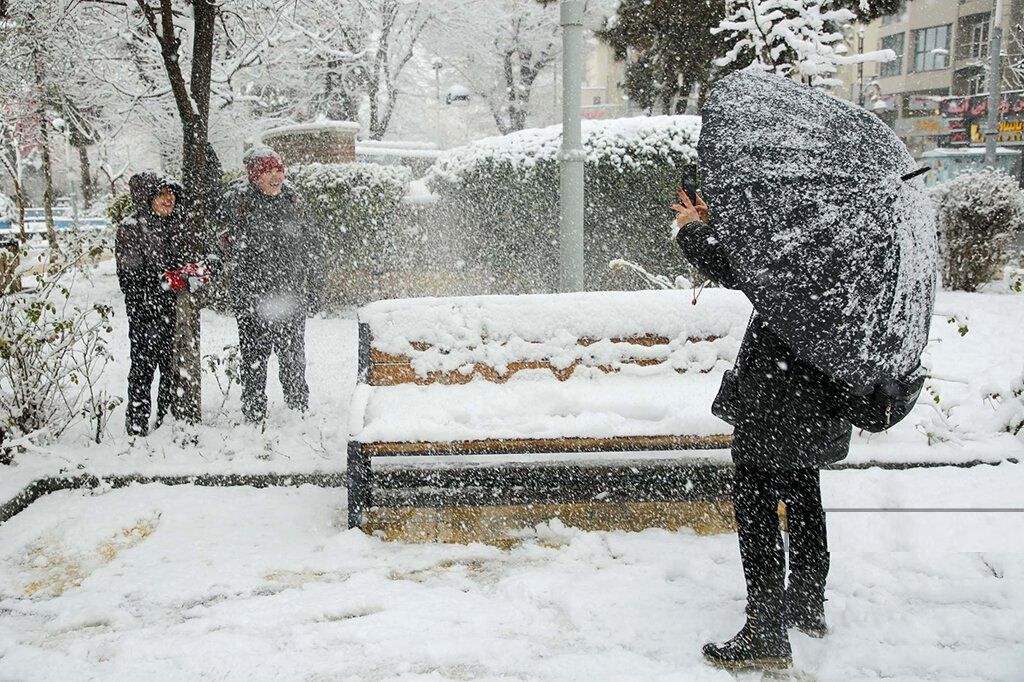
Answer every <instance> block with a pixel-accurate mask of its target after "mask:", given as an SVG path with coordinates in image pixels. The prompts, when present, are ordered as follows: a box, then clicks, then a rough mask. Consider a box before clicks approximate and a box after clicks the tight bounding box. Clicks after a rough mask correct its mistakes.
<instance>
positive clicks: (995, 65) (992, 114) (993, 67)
mask: <svg viewBox="0 0 1024 682" xmlns="http://www.w3.org/2000/svg"><path fill="white" fill-rule="evenodd" d="M995 2H996V7H995V11H994V12H993V14H992V35H991V36H989V57H988V125H987V127H986V128H985V163H986V164H988V165H995V162H996V135H997V134H998V133H999V86H1000V85H1001V81H1002V67H1001V63H1000V59H999V43H1000V42H1001V41H1002V38H1003V0H995Z"/></svg>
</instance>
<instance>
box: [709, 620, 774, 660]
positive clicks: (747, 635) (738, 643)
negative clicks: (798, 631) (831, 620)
mask: <svg viewBox="0 0 1024 682" xmlns="http://www.w3.org/2000/svg"><path fill="white" fill-rule="evenodd" d="M704 658H705V659H707V661H708V663H710V664H711V665H714V666H716V667H719V668H729V669H732V670H737V669H742V668H757V669H761V670H783V669H785V668H789V667H790V666H792V665H793V650H792V648H790V646H789V638H788V637H787V636H786V631H785V629H784V628H783V627H782V624H781V623H779V624H775V625H768V624H759V623H758V622H757V621H756V620H755V619H753V618H750V617H748V618H747V622H746V624H745V625H744V626H743V629H742V630H740V631H739V632H738V633H737V634H736V636H735V637H733V638H732V639H730V640H729V641H728V642H724V643H722V644H714V643H708V644H705V645H704Z"/></svg>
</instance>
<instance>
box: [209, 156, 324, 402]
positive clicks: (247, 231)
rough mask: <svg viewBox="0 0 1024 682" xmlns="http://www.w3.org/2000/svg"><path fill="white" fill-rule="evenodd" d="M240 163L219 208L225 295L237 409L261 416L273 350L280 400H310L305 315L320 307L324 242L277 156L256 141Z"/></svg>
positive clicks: (320, 232)
mask: <svg viewBox="0 0 1024 682" xmlns="http://www.w3.org/2000/svg"><path fill="white" fill-rule="evenodd" d="M245 164H246V175H247V178H246V179H247V182H245V183H244V184H238V185H236V186H235V187H233V188H232V189H231V190H230V191H229V193H228V196H227V197H226V198H225V202H224V206H225V209H224V215H226V219H227V222H228V223H229V231H228V235H227V250H228V252H229V256H230V258H231V260H232V261H233V264H234V269H233V271H232V275H231V293H230V296H231V304H232V308H233V310H234V313H235V319H236V321H237V323H238V345H239V350H240V352H241V355H242V413H243V415H244V416H245V418H246V419H247V420H249V421H252V422H260V421H262V420H263V419H264V417H265V416H266V410H267V396H266V386H267V361H268V360H269V358H270V354H271V353H272V352H276V353H277V358H278V363H279V378H280V381H281V388H282V390H283V392H284V399H285V403H286V404H287V405H288V407H290V408H292V409H294V410H299V411H305V410H306V409H307V407H308V405H309V386H308V384H307V383H306V351H305V333H306V315H307V314H308V313H311V312H316V311H317V310H318V309H319V307H320V293H321V289H322V287H323V273H324V246H323V236H322V231H321V230H320V229H319V226H318V225H317V224H316V222H315V221H314V220H313V219H312V217H311V216H310V215H309V212H308V211H307V210H306V209H305V206H304V202H303V200H302V197H301V196H300V195H299V194H298V192H296V191H295V189H294V188H292V187H291V186H290V185H288V184H287V183H286V182H285V167H284V163H283V162H282V160H281V157H279V156H278V155H277V154H276V153H275V152H274V151H273V150H271V149H269V148H266V147H263V148H257V149H255V150H252V151H250V153H249V154H247V155H246V158H245Z"/></svg>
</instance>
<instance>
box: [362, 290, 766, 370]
mask: <svg viewBox="0 0 1024 682" xmlns="http://www.w3.org/2000/svg"><path fill="white" fill-rule="evenodd" d="M749 314H750V305H749V303H747V301H746V299H745V298H744V297H743V296H742V294H739V293H738V292H732V291H724V290H706V291H705V292H704V294H703V295H702V296H701V298H700V300H699V302H698V303H697V305H694V304H693V303H692V297H691V295H690V292H688V291H640V292H593V293H579V294H550V295H529V296H473V297H453V298H443V299H442V298H433V299H405V300H393V301H380V302H377V303H372V304H370V305H368V306H365V307H364V308H362V309H361V310H360V313H359V319H360V381H361V383H366V384H369V385H371V386H396V385H401V384H420V385H428V384H465V383H468V382H470V381H473V380H474V379H482V380H486V381H491V382H495V383H504V382H506V381H508V380H509V379H510V378H512V377H513V376H515V375H516V374H518V373H520V372H524V371H529V372H531V374H532V376H541V377H543V376H551V377H554V378H555V379H557V380H559V381H566V380H568V379H569V378H570V377H572V376H574V375H579V374H583V375H593V373H595V372H599V373H603V374H607V373H613V372H623V371H629V372H636V373H651V372H662V371H670V372H678V373H685V372H709V371H711V370H713V369H714V368H715V367H716V366H720V365H719V364H718V363H719V361H724V362H725V363H732V362H733V361H734V359H735V356H736V350H737V348H738V346H739V342H740V335H741V334H742V332H743V329H744V327H745V324H746V322H747V319H748V317H749Z"/></svg>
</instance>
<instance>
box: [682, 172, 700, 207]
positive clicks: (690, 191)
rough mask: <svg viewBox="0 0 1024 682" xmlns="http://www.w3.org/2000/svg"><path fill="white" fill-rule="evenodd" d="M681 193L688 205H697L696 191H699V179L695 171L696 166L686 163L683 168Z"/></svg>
mask: <svg viewBox="0 0 1024 682" xmlns="http://www.w3.org/2000/svg"><path fill="white" fill-rule="evenodd" d="M682 187H683V191H684V192H686V197H687V198H688V199H689V200H690V203H692V204H694V205H696V204H697V190H699V189H700V177H699V175H698V171H697V164H695V163H688V164H686V165H685V166H683V184H682Z"/></svg>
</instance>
